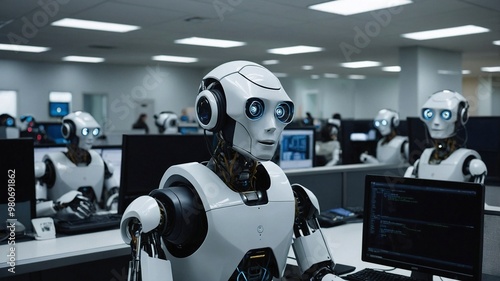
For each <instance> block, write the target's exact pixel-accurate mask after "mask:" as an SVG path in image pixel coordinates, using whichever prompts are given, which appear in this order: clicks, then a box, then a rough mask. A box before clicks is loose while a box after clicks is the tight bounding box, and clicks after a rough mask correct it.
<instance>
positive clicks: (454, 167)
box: [417, 148, 481, 181]
mask: <svg viewBox="0 0 500 281" xmlns="http://www.w3.org/2000/svg"><path fill="white" fill-rule="evenodd" d="M433 151H434V148H427V149H425V150H424V151H423V152H422V155H421V156H420V161H419V163H418V172H417V173H418V174H417V177H418V178H428V179H437V180H451V181H469V179H470V177H471V176H470V174H464V172H463V170H464V169H463V168H464V163H465V161H466V160H467V159H470V158H471V157H472V158H476V159H481V156H480V155H479V153H477V152H476V151H474V150H471V149H466V148H460V149H458V150H456V151H455V152H453V153H452V154H451V155H450V156H449V157H448V158H446V159H445V160H442V161H441V162H440V163H439V164H430V163H429V162H430V159H431V157H432V153H433Z"/></svg>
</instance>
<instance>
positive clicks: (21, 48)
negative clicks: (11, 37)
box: [0, 44, 50, 53]
mask: <svg viewBox="0 0 500 281" xmlns="http://www.w3.org/2000/svg"><path fill="white" fill-rule="evenodd" d="M0 50H1V51H12V52H27V53H42V52H46V51H48V50H50V48H49V47H40V46H27V45H16V44H0Z"/></svg>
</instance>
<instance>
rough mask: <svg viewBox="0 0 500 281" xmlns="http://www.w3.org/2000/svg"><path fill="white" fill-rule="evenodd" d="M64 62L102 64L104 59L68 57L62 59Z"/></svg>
mask: <svg viewBox="0 0 500 281" xmlns="http://www.w3.org/2000/svg"><path fill="white" fill-rule="evenodd" d="M62 60H63V61H75V62H88V63H100V62H103V61H104V58H99V57H82V56H67V57H63V58H62Z"/></svg>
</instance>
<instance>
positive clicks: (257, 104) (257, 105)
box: [245, 98, 264, 120]
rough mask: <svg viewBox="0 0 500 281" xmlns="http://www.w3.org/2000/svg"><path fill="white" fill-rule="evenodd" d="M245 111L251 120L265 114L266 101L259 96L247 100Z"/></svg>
mask: <svg viewBox="0 0 500 281" xmlns="http://www.w3.org/2000/svg"><path fill="white" fill-rule="evenodd" d="M245 113H246V115H247V117H248V118H250V119H251V120H256V119H259V118H260V117H262V115H264V102H263V101H262V100H260V99H257V98H252V99H249V100H248V101H247V104H246V109H245Z"/></svg>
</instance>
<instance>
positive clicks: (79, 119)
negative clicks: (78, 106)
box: [62, 111, 101, 150]
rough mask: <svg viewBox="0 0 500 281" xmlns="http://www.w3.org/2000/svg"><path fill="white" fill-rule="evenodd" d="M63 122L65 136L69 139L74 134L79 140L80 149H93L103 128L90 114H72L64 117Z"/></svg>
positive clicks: (79, 112)
mask: <svg viewBox="0 0 500 281" xmlns="http://www.w3.org/2000/svg"><path fill="white" fill-rule="evenodd" d="M62 121H63V126H62V134H63V136H64V137H65V138H67V139H69V138H71V137H72V134H74V136H75V137H76V138H78V147H80V148H81V149H85V150H89V149H91V148H92V145H94V141H95V139H96V138H97V137H98V136H99V134H100V133H101V126H100V125H99V123H97V121H96V120H95V119H94V117H92V115H90V114H89V113H88V112H84V111H76V112H72V113H70V114H68V115H66V116H64V117H63V119H62ZM72 126H74V127H72ZM70 141H71V140H70Z"/></svg>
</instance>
